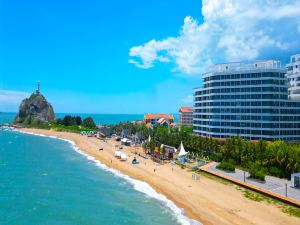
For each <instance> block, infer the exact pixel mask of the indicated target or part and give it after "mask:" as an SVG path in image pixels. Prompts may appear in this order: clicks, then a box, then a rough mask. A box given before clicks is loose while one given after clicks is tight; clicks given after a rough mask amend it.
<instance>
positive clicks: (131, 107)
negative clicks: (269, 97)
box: [0, 0, 300, 113]
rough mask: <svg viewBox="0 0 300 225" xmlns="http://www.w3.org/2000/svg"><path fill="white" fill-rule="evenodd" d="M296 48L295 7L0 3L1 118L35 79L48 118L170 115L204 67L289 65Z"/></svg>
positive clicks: (207, 2) (299, 30)
mask: <svg viewBox="0 0 300 225" xmlns="http://www.w3.org/2000/svg"><path fill="white" fill-rule="evenodd" d="M245 2H246V3H245ZM262 9H263V11H264V12H265V13H264V14H263V15H262V14H261V10H262ZM275 12H276V13H275ZM249 18H251V20H250V19H249ZM287 24H288V25H287ZM282 25H285V26H282ZM278 26H279V27H278ZM288 34H289V35H288ZM299 40H300V2H299V1H297V0H294V1H292V0H283V1H273V2H272V1H271V3H270V1H267V0H254V1H250V0H245V1H233V0H231V1H230V0H226V1H225V0H204V1H203V2H201V1H196V0H185V1H182V0H151V1H150V0H149V1H148V0H147V1H146V0H145V1H140V0H127V1H122V0H109V1H108V0H106V1H99V0H87V1H62V0H60V1H56V0H52V1H47V2H46V1H38V0H36V1H33V0H28V1H15V0H0V111H17V108H18V104H19V102H20V100H21V99H22V98H23V97H24V96H27V95H28V94H29V93H30V92H32V91H33V90H34V89H35V85H36V82H37V81H38V80H40V81H41V88H42V93H43V94H44V95H45V96H46V97H47V98H48V100H49V101H50V102H51V103H52V105H53V106H54V108H55V110H56V112H88V113H148V112H167V113H169V112H176V111H177V110H178V107H180V106H181V105H192V98H191V96H192V89H193V88H194V87H198V86H201V73H202V72H203V71H204V70H205V67H206V66H208V65H210V64H211V63H219V62H224V61H237V60H239V59H240V60H254V59H264V58H278V59H282V60H283V61H285V62H287V61H288V60H289V55H291V54H296V53H300V41H299Z"/></svg>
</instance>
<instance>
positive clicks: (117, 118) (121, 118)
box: [0, 113, 178, 125]
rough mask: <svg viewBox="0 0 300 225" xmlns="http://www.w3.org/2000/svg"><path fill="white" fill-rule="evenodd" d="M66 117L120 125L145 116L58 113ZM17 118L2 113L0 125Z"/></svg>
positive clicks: (175, 117) (58, 115) (57, 115)
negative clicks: (91, 119)
mask: <svg viewBox="0 0 300 225" xmlns="http://www.w3.org/2000/svg"><path fill="white" fill-rule="evenodd" d="M65 115H72V116H81V117H82V118H86V117H88V116H90V117H92V118H93V119H94V121H95V123H96V124H102V125H106V124H118V123H120V122H127V121H133V120H143V119H144V114H85V113H57V114H56V117H57V118H63V117H64V116H65ZM172 115H173V116H174V120H175V122H177V121H178V114H172ZM15 117H16V113H0V124H3V123H11V122H12V121H13V120H14V118H15Z"/></svg>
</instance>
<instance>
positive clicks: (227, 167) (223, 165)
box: [217, 161, 235, 172]
mask: <svg viewBox="0 0 300 225" xmlns="http://www.w3.org/2000/svg"><path fill="white" fill-rule="evenodd" d="M217 168H218V169H220V170H224V171H225V172H234V171H235V167H234V165H233V164H232V163H230V162H226V161H223V162H221V163H220V164H219V165H217Z"/></svg>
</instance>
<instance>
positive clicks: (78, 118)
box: [75, 116, 82, 126]
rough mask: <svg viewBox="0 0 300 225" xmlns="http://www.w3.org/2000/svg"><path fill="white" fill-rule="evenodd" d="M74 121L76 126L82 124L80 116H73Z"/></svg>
mask: <svg viewBox="0 0 300 225" xmlns="http://www.w3.org/2000/svg"><path fill="white" fill-rule="evenodd" d="M75 122H76V125H77V126H80V125H81V124H82V119H81V117H80V116H76V117H75Z"/></svg>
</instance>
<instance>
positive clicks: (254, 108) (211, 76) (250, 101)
mask: <svg viewBox="0 0 300 225" xmlns="http://www.w3.org/2000/svg"><path fill="white" fill-rule="evenodd" d="M203 79H204V85H203V87H202V88H195V89H194V125H193V129H194V133H195V134H198V135H200V136H204V137H211V138H227V137H230V136H240V137H242V138H245V139H250V140H257V139H265V140H269V141H271V140H276V139H282V140H285V141H291V142H293V141H300V101H299V100H294V99H293V98H292V99H291V98H289V87H290V82H289V80H288V78H287V75H286V68H285V67H283V66H282V65H281V62H280V61H276V60H268V61H258V62H254V63H228V64H218V65H214V66H212V67H210V68H209V70H208V72H207V73H205V74H204V75H203Z"/></svg>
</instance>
